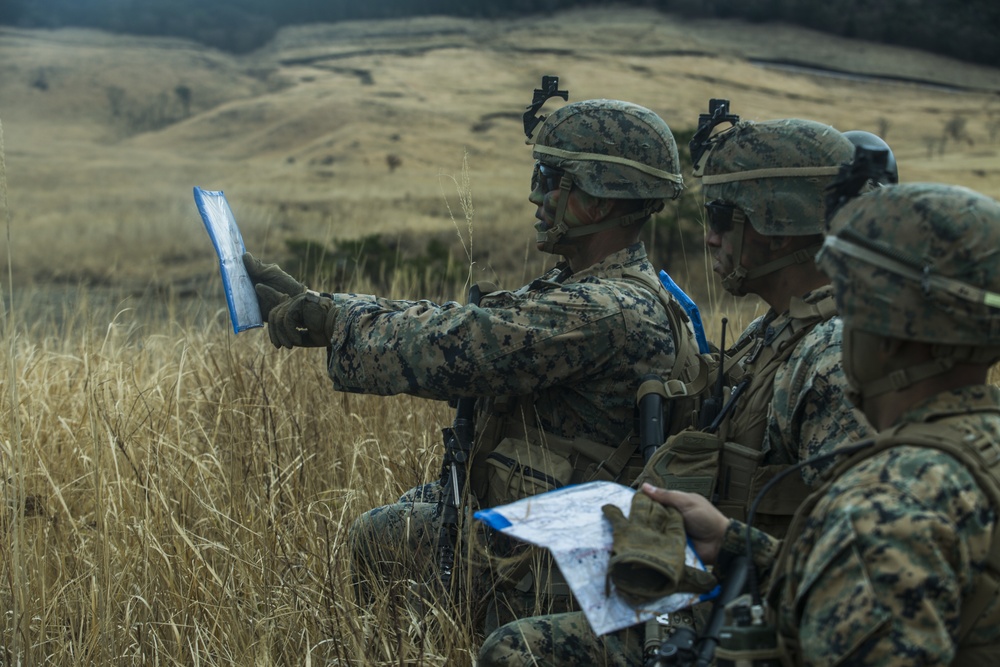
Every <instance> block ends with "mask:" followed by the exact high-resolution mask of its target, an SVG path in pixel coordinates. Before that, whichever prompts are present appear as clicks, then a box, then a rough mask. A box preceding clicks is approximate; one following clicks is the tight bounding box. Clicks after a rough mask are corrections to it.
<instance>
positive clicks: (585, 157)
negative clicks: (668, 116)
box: [532, 100, 684, 200]
mask: <svg viewBox="0 0 1000 667" xmlns="http://www.w3.org/2000/svg"><path fill="white" fill-rule="evenodd" d="M532 155H533V156H534V158H535V159H536V160H539V161H540V162H543V163H545V164H547V165H550V166H552V167H556V168H558V169H562V170H563V171H565V172H566V173H567V174H568V175H570V176H571V177H572V179H573V182H574V184H575V185H576V186H578V187H579V188H580V189H581V190H583V191H584V192H586V193H587V194H590V195H593V196H595V197H606V198H610V199H639V200H664V199H676V198H677V197H679V196H680V194H681V191H683V189H684V178H683V176H681V173H680V159H679V158H678V155H677V143H676V142H675V141H674V135H673V134H672V133H671V132H670V128H669V127H667V124H666V123H665V122H664V121H663V119H662V118H660V117H659V116H658V115H656V114H655V113H653V112H652V111H650V110H649V109H647V108H645V107H642V106H639V105H638V104H632V103H630V102H622V101H620V100H585V101H582V102H574V103H572V104H567V105H565V106H563V107H561V108H559V109H557V110H556V111H554V112H552V113H551V114H550V115H549V116H548V117H547V118H546V119H545V122H544V124H543V125H542V127H541V129H539V130H538V132H537V134H536V135H535V141H534V149H533V152H532Z"/></svg>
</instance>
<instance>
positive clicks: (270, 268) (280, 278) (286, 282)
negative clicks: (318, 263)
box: [243, 252, 306, 322]
mask: <svg viewBox="0 0 1000 667" xmlns="http://www.w3.org/2000/svg"><path fill="white" fill-rule="evenodd" d="M243 266H244V267H246V270H247V275H248V276H250V282H252V283H253V285H254V288H256V287H257V285H267V286H268V287H270V288H271V289H272V290H274V291H276V292H279V293H281V294H285V295H287V296H296V295H298V294H302V293H303V292H305V291H306V286H305V285H303V284H302V283H300V282H299V281H298V280H296V279H295V278H292V277H291V276H290V275H288V274H287V273H285V272H284V271H282V270H281V267H280V266H278V265H277V264H264V263H263V262H261V261H260V260H259V259H257V258H256V257H254V256H253V255H251V254H250V253H248V252H247V253H243ZM258 301H259V298H258ZM273 307H274V306H273V305H272V306H271V307H270V308H266V309H265V307H264V304H263V303H261V304H260V314H261V315H262V316H263V317H264V321H265V322H267V316H268V313H269V312H270V310H271V308H273Z"/></svg>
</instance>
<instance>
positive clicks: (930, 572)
mask: <svg viewBox="0 0 1000 667" xmlns="http://www.w3.org/2000/svg"><path fill="white" fill-rule="evenodd" d="M998 213H1000V208H997V206H996V204H995V203H992V202H990V201H988V200H986V201H984V198H981V197H980V196H978V195H975V194H974V193H970V192H969V191H968V190H965V189H964V188H956V187H953V186H942V185H926V184H909V185H901V186H890V187H887V188H885V189H882V190H875V191H874V192H873V193H871V194H867V195H863V196H861V197H859V198H858V199H857V200H855V201H853V202H849V204H848V205H847V206H846V207H845V208H844V209H842V210H841V211H840V212H838V213H837V215H836V216H835V217H834V219H833V222H832V226H831V236H830V237H828V239H827V245H826V246H825V247H826V251H825V252H824V257H823V258H821V263H822V265H823V268H824V270H826V271H827V272H828V273H830V274H831V277H832V278H833V279H834V281H835V283H836V285H837V287H838V289H839V288H840V287H844V289H845V290H846V292H845V294H843V295H839V296H838V299H839V298H843V299H844V309H845V311H846V313H845V316H846V317H845V320H849V322H848V326H849V327H853V326H855V325H856V326H858V327H865V326H870V327H873V329H874V333H875V334H876V335H889V336H896V337H898V338H901V339H903V340H920V339H921V338H922V337H924V336H930V338H929V339H928V340H926V341H925V342H927V343H931V344H934V343H936V342H937V339H936V336H937V335H940V336H941V337H948V336H951V335H952V334H951V333H950V331H949V329H950V328H951V327H959V328H962V329H963V331H962V333H961V334H960V336H961V340H962V342H961V343H960V345H965V346H967V347H969V348H973V346H977V345H990V344H993V343H994V342H995V341H996V329H990V328H988V327H983V326H981V324H978V323H981V322H982V321H983V320H984V319H986V320H989V319H990V318H991V317H996V316H997V311H996V309H997V308H998V307H1000V303H997V304H994V305H990V304H989V299H988V298H986V299H980V298H979V297H983V296H984V295H983V294H982V293H981V292H980V293H977V292H976V290H981V289H982V288H983V287H990V288H992V287H993V285H995V281H996V276H997V274H998V269H1000V266H998V264H997V259H998V258H997V255H996V252H995V251H994V249H993V248H992V247H990V248H978V247H977V245H978V242H995V239H996V238H997V237H996V234H997V233H1000V215H998ZM966 216H970V217H966ZM971 220H974V224H969V222H970V221H971ZM967 239H968V240H967ZM837 240H843V241H845V243H842V244H838V243H836V242H831V241H837ZM872 241H878V242H879V243H872ZM890 244H891V245H890ZM859 248H860V249H861V250H862V251H859V250H858V249H859ZM917 258H919V261H916V262H915V261H914V260H916V259H917ZM916 266H920V267H923V266H926V267H927V270H922V269H921V270H918V271H917V275H918V276H919V277H920V279H918V280H913V279H912V273H913V269H914V268H915V267H916ZM956 278H960V279H961V283H962V285H963V286H962V288H961V289H960V290H954V291H950V292H948V291H947V290H946V294H950V296H946V295H945V294H938V295H935V294H934V292H935V291H936V289H937V288H938V287H940V286H942V285H952V286H954V285H955V284H956V283H950V282H949V281H951V280H954V279H956ZM873 281H878V282H873ZM852 285H857V288H855V287H852ZM878 290H889V291H891V293H892V297H893V298H895V299H899V300H902V301H903V302H905V303H911V304H912V303H913V300H914V299H915V298H916V295H918V294H922V295H923V297H924V298H926V299H932V301H931V303H933V304H936V307H930V306H928V307H926V308H922V307H921V308H917V307H910V308H903V309H902V310H900V311H899V312H898V315H897V316H898V317H899V318H900V321H899V322H898V323H892V324H886V323H885V320H884V318H883V317H882V316H881V314H879V313H876V309H878V308H888V307H890V306H889V304H888V303H885V304H879V303H878V302H876V305H875V306H874V307H872V308H868V307H867V306H864V305H863V304H867V303H869V302H870V301H872V299H873V293H874V292H876V291H878ZM970 295H973V296H974V297H975V298H974V299H973V300H979V301H980V304H979V305H978V306H976V307H974V313H973V314H974V315H975V316H978V317H974V318H973V319H974V323H973V324H972V325H970V326H969V327H966V326H965V325H964V324H963V323H961V322H957V321H955V319H954V314H953V313H954V311H953V308H954V305H955V302H956V300H957V301H958V302H962V303H964V302H966V301H967V298H968V297H969V296H970ZM856 306H859V307H860V308H858V309H857V310H855V309H854V308H855V307H856ZM848 313H849V314H848ZM994 321H996V320H994ZM897 324H898V326H900V327H901V328H899V329H897V328H895V327H896V326H897ZM897 332H898V333H897ZM938 332H939V333H938ZM977 363H979V366H980V367H981V368H983V369H985V368H986V363H985V362H977ZM896 400H897V402H898V404H899V405H900V407H903V408H904V412H903V413H902V414H901V415H900V417H899V418H897V419H896V420H895V422H894V424H893V425H892V426H891V428H889V429H887V430H886V431H885V432H884V434H882V435H880V436H878V437H876V439H875V444H874V445H873V446H872V447H871V448H870V451H869V450H860V451H858V452H856V453H854V454H852V455H850V456H849V457H847V458H846V459H845V460H844V461H842V462H840V463H839V464H838V466H837V468H835V469H834V470H833V472H832V473H830V474H828V475H827V477H828V478H829V479H827V480H826V481H825V484H824V485H823V486H822V487H821V488H820V489H819V490H818V491H817V492H816V494H815V495H814V496H812V497H811V498H810V500H809V502H807V503H806V504H804V505H803V508H802V509H801V510H800V513H799V516H798V517H797V520H796V523H795V525H794V526H793V528H792V531H791V532H790V534H789V536H788V539H787V540H786V541H785V542H784V544H783V545H782V546H781V552H780V554H779V556H778V560H777V562H778V565H777V568H776V570H775V571H774V572H771V573H770V579H771V585H772V589H771V592H770V595H769V608H770V611H771V614H772V617H776V620H777V627H778V630H779V632H780V633H781V634H782V635H783V636H784V638H785V642H784V645H785V646H786V647H789V651H790V652H791V654H792V655H793V656H794V658H795V662H796V664H810V665H835V664H837V665H839V664H851V665H861V666H864V665H886V664H900V665H902V664H905V665H910V664H922V665H948V664H963V665H964V664H976V665H992V664H1000V623H998V622H997V619H998V618H1000V598H997V597H996V596H995V595H994V594H993V593H994V591H995V590H996V586H997V578H998V574H997V571H996V564H995V562H994V561H991V559H990V554H991V552H993V551H995V549H996V547H995V543H996V538H995V533H996V522H997V512H998V509H1000V508H998V506H997V503H998V502H1000V500H998V498H1000V463H998V461H997V443H998V442H1000V388H998V387H996V386H989V385H969V386H964V387H960V388H956V389H952V390H949V391H942V392H940V393H938V394H936V395H932V396H930V397H927V398H925V399H923V400H920V401H918V402H916V403H915V404H912V403H911V404H909V405H908V404H907V402H906V398H905V397H904V396H901V395H900V396H897V398H896ZM880 443H881V446H880ZM935 443H937V444H936V445H935ZM746 530H748V529H747V528H746V526H743V525H741V524H739V523H738V522H732V523H731V524H730V527H729V529H728V530H727V535H726V538H727V539H726V541H725V544H724V546H723V548H724V550H726V551H727V552H729V553H739V552H741V551H742V549H743V548H742V547H741V546H738V544H739V537H740V535H741V534H745V531H746ZM749 530H752V531H753V532H754V534H753V538H754V540H753V541H754V543H755V544H756V545H757V548H758V549H759V550H760V554H755V557H754V562H755V563H757V564H758V565H759V566H765V567H766V565H767V563H768V562H769V561H770V560H771V558H772V557H773V553H774V551H775V550H776V548H777V546H778V544H777V542H776V541H775V540H773V538H770V537H769V536H766V535H764V534H763V533H760V532H759V531H756V530H755V529H749ZM980 593H985V595H983V597H982V598H981V599H980V598H978V597H977V596H978V594H980ZM979 602H982V603H983V604H984V605H985V606H984V607H979V606H977V604H978V603H979ZM963 605H970V606H968V607H963ZM963 612H964V613H965V614H966V615H967V616H963ZM960 629H965V630H968V634H967V635H965V636H964V637H960V636H959V631H960Z"/></svg>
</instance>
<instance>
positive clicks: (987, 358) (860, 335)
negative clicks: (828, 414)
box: [843, 330, 998, 407]
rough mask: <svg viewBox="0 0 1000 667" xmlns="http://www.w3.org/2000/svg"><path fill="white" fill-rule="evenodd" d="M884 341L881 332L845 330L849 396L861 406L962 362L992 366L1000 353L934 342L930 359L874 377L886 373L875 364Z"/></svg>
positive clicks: (948, 369) (992, 348)
mask: <svg viewBox="0 0 1000 667" xmlns="http://www.w3.org/2000/svg"><path fill="white" fill-rule="evenodd" d="M883 340H885V338H884V337H883V336H880V335H878V334H872V333H867V332H862V331H857V330H853V331H850V332H849V333H848V332H846V331H845V336H844V343H843V344H844V372H845V375H846V376H847V379H848V383H849V384H850V385H851V391H850V392H849V393H848V399H849V400H850V401H851V403H853V404H854V405H855V407H861V405H862V403H863V402H864V401H866V400H870V399H873V398H876V397H878V396H882V395H883V394H888V393H889V392H893V391H902V390H904V389H907V388H909V387H912V386H913V385H915V384H917V383H918V382H923V381H924V380H928V379H930V378H933V377H936V376H938V375H943V374H944V373H947V372H948V371H950V370H951V369H953V368H954V367H955V366H956V365H957V364H960V363H970V364H978V365H990V364H992V363H994V361H995V360H996V358H997V354H998V348H996V347H972V346H966V345H933V346H932V347H931V359H930V360H928V361H924V362H921V363H916V364H912V365H910V366H906V367H903V368H897V369H896V370H894V371H890V372H888V373H885V374H883V375H879V376H877V377H871V376H872V375H875V374H878V373H881V372H883V371H882V369H878V368H875V367H874V364H875V359H876V357H875V350H876V348H877V347H878V345H879V343H880V342H881V341H883ZM861 368H864V369H865V372H864V374H865V376H866V377H865V378H864V379H862V378H861V377H859V375H858V372H857V371H858V369H861ZM869 378H870V379H869Z"/></svg>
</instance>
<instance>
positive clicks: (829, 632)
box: [781, 447, 995, 666]
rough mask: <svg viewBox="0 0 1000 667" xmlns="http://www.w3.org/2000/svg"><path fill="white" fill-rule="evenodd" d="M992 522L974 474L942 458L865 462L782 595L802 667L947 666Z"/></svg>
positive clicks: (813, 521)
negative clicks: (794, 630) (795, 631)
mask: <svg viewBox="0 0 1000 667" xmlns="http://www.w3.org/2000/svg"><path fill="white" fill-rule="evenodd" d="M994 523H995V514H994V512H993V511H992V510H991V509H990V506H989V503H988V501H987V499H986V497H985V495H984V494H983V493H982V491H981V490H980V489H979V488H978V486H977V485H976V484H975V482H974V480H973V478H972V476H971V474H970V473H969V472H968V471H967V470H966V469H965V468H964V466H962V465H961V464H959V463H958V462H957V461H956V460H955V459H953V458H951V457H950V456H948V455H946V454H943V453H941V452H937V451H934V450H928V449H922V448H916V447H900V448H896V449H893V450H889V451H887V452H885V453H883V454H880V455H878V456H876V457H873V458H872V459H869V460H868V461H865V462H862V463H861V464H859V465H858V466H856V467H855V468H853V469H852V470H850V471H848V472H847V473H845V474H844V475H843V476H842V477H841V478H840V479H839V480H838V481H837V483H836V484H835V485H834V486H833V487H832V488H831V490H830V492H829V493H828V494H826V495H825V496H824V499H823V500H822V501H821V502H820V503H819V504H818V505H817V507H816V508H815V509H814V511H813V512H812V514H811V518H810V520H809V522H808V525H807V530H806V533H805V534H804V535H803V536H802V539H800V540H798V541H797V542H796V544H795V545H794V549H795V552H794V554H793V560H792V563H793V571H792V576H790V577H789V578H788V581H790V582H793V583H792V584H791V585H792V586H796V585H797V586H798V589H797V591H795V593H794V595H793V594H790V593H789V592H788V591H787V590H786V593H785V600H784V601H783V603H782V605H781V614H783V618H782V624H783V625H785V626H786V627H788V626H789V625H790V626H791V627H797V628H798V634H799V639H800V643H801V647H802V651H803V657H804V661H805V662H806V663H807V664H851V665H861V666H863V665H947V664H950V663H951V660H952V658H953V656H954V651H955V640H954V638H955V635H956V631H957V629H958V624H959V613H960V606H961V602H962V598H963V596H965V595H968V594H969V593H970V592H971V586H972V574H973V572H976V571H979V570H980V569H981V568H982V567H983V565H984V563H985V560H986V557H987V553H988V550H989V544H990V538H991V536H992V531H993V525H994ZM789 598H792V599H789ZM796 610H801V612H800V613H801V616H800V617H799V618H795V617H794V616H793V615H794V614H795V613H796Z"/></svg>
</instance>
